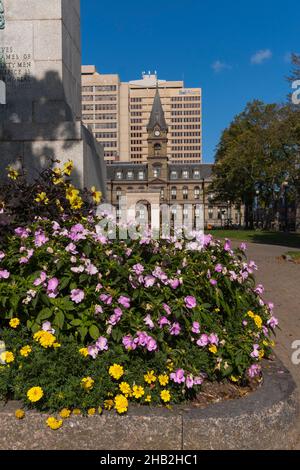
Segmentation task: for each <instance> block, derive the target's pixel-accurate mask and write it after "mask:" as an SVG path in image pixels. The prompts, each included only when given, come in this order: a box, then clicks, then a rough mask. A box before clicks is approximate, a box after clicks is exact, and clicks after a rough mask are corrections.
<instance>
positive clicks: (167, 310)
mask: <svg viewBox="0 0 300 470" xmlns="http://www.w3.org/2000/svg"><path fill="white" fill-rule="evenodd" d="M163 309H164V311H165V312H166V314H167V315H171V313H172V311H171V309H170V307H169V305H168V304H163Z"/></svg>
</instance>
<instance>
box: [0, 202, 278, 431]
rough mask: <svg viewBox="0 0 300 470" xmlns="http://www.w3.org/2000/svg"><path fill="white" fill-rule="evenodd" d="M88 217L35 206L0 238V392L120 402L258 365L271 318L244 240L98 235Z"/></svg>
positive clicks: (27, 398) (183, 396)
mask: <svg viewBox="0 0 300 470" xmlns="http://www.w3.org/2000/svg"><path fill="white" fill-rule="evenodd" d="M74 197H75V196H74ZM76 197H77V196H76ZM97 223H98V220H97V219H95V218H94V216H93V214H91V213H88V214H87V215H86V216H85V217H82V218H81V220H80V221H78V219H77V217H75V218H74V217H73V215H68V214H65V215H64V217H62V218H59V219H58V220H52V219H49V217H48V218H45V217H38V218H36V219H35V220H34V221H33V222H32V223H30V224H26V225H20V226H17V227H15V228H14V232H13V234H11V235H10V236H9V237H8V238H7V239H6V241H5V243H4V242H3V243H2V245H0V327H1V329H2V338H1V339H3V340H4V341H5V344H6V351H5V352H4V353H2V355H1V359H2V363H3V366H2V367H1V369H0V399H6V398H8V397H13V398H14V399H22V400H23V401H24V403H25V404H26V405H27V406H34V407H35V408H38V409H40V410H53V411H59V410H61V409H65V408H70V409H71V408H72V409H73V408H75V409H76V410H77V409H78V408H80V409H81V410H82V411H84V412H86V413H88V414H93V413H94V410H96V409H98V408H99V406H101V407H102V406H104V407H106V408H108V409H110V408H115V409H116V410H117V412H119V413H124V412H126V411H127V408H128V404H129V402H130V401H132V402H134V403H140V404H149V403H154V404H167V405H168V406H169V404H175V403H180V402H182V401H184V400H188V399H191V398H193V397H194V396H195V395H196V394H197V393H199V391H201V384H202V383H203V381H204V380H210V381H215V380H218V381H220V380H224V379H226V380H227V379H228V380H231V381H233V382H239V383H241V384H243V383H245V382H247V380H249V378H253V377H256V376H259V375H260V371H261V365H260V362H261V360H262V358H263V357H269V356H270V354H271V351H272V346H273V342H272V339H271V337H272V333H274V330H275V328H276V327H277V325H278V321H277V319H276V318H275V317H274V316H273V314H272V310H273V305H272V304H270V303H269V304H265V302H264V301H263V299H262V296H263V287H262V286H261V285H259V286H255V282H254V276H253V274H254V271H255V270H256V269H257V267H256V265H255V263H254V262H253V261H250V262H247V260H246V256H245V248H246V247H245V246H244V245H241V247H240V248H238V249H236V250H233V249H232V247H231V243H230V241H228V240H227V241H226V242H225V243H222V242H220V241H217V240H214V239H213V238H212V237H211V236H205V235H201V234H199V235H197V236H196V239H195V240H194V241H192V242H190V241H184V240H181V241H179V240H177V239H176V238H175V237H169V238H165V239H160V240H153V239H151V238H150V237H147V236H141V237H139V238H136V239H134V240H127V241H124V240H123V241H121V240H109V239H108V237H107V236H106V234H105V233H103V232H102V231H101V230H100V229H99V227H98V226H97ZM67 411H68V410H67ZM76 412H77V411H76ZM67 414H68V413H67ZM63 415H64V416H66V411H64V413H63ZM49 423H50V424H49ZM49 423H47V424H48V425H49V426H50V427H53V429H58V428H59V427H60V425H61V423H60V420H55V419H54V420H50V421H49Z"/></svg>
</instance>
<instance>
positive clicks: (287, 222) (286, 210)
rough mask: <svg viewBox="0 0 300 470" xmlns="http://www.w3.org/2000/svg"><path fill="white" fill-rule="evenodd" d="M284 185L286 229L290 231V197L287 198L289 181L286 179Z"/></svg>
mask: <svg viewBox="0 0 300 470" xmlns="http://www.w3.org/2000/svg"><path fill="white" fill-rule="evenodd" d="M282 187H283V201H284V231H285V232H288V229H289V227H288V225H289V220H288V198H287V192H288V187H289V182H288V181H284V182H283V183H282Z"/></svg>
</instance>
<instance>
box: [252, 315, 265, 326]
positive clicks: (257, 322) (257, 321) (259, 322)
mask: <svg viewBox="0 0 300 470" xmlns="http://www.w3.org/2000/svg"><path fill="white" fill-rule="evenodd" d="M254 323H255V325H256V326H257V328H262V325H263V321H262V319H261V317H260V316H259V315H255V316H254Z"/></svg>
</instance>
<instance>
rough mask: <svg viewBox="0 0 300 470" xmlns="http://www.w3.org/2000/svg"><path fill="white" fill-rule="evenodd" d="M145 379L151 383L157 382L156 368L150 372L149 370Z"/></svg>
mask: <svg viewBox="0 0 300 470" xmlns="http://www.w3.org/2000/svg"><path fill="white" fill-rule="evenodd" d="M144 380H145V382H146V383H147V384H149V385H151V384H152V383H154V382H156V377H155V374H154V370H151V371H150V372H147V374H145V375H144Z"/></svg>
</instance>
